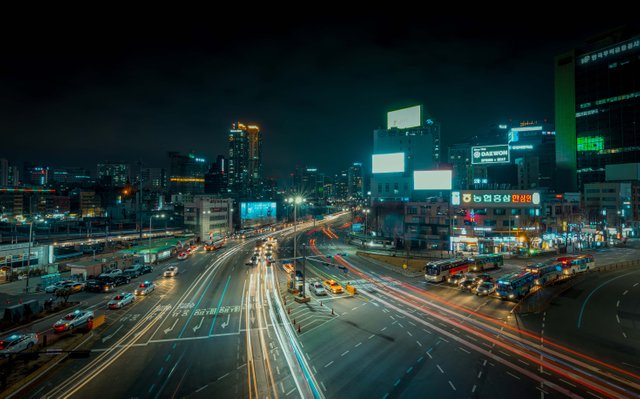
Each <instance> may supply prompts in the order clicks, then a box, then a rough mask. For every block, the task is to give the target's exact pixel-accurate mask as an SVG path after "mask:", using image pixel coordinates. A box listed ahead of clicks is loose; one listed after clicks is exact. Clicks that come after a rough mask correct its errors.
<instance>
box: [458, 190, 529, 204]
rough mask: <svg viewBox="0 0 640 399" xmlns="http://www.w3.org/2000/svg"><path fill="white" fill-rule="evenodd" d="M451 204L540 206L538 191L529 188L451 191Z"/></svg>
mask: <svg viewBox="0 0 640 399" xmlns="http://www.w3.org/2000/svg"><path fill="white" fill-rule="evenodd" d="M451 205H460V206H465V205H468V206H471V207H477V208H480V207H482V208H501V207H506V208H531V207H537V206H540V193H539V192H538V191H529V190H473V191H452V192H451Z"/></svg>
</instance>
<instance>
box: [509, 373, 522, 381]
mask: <svg viewBox="0 0 640 399" xmlns="http://www.w3.org/2000/svg"><path fill="white" fill-rule="evenodd" d="M506 373H507V374H509V375H510V376H512V377H513V378H515V379H516V380H519V379H520V377H518V376H517V375H515V374H512V373H510V372H508V371H507V372H506Z"/></svg>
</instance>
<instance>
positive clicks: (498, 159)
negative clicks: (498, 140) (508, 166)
mask: <svg viewBox="0 0 640 399" xmlns="http://www.w3.org/2000/svg"><path fill="white" fill-rule="evenodd" d="M509 161H510V159H509V144H499V145H485V146H477V147H471V164H473V165H490V164H497V163H509Z"/></svg>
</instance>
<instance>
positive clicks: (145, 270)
mask: <svg viewBox="0 0 640 399" xmlns="http://www.w3.org/2000/svg"><path fill="white" fill-rule="evenodd" d="M152 271H153V267H151V266H149V265H144V266H142V267H141V268H140V274H148V273H151V272H152Z"/></svg>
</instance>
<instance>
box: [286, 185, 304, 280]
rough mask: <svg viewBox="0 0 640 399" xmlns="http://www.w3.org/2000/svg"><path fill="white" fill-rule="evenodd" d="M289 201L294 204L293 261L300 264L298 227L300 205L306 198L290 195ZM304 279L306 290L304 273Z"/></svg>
mask: <svg viewBox="0 0 640 399" xmlns="http://www.w3.org/2000/svg"><path fill="white" fill-rule="evenodd" d="M287 202H288V203H290V204H293V261H294V265H296V266H297V265H298V262H297V261H296V256H297V249H298V234H297V231H298V230H297V227H298V213H297V210H298V205H300V204H302V203H303V202H304V198H302V197H301V196H299V195H296V196H295V197H289V198H287ZM295 270H297V267H296V268H295ZM302 279H303V286H302V289H303V290H304V274H303V275H302Z"/></svg>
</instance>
